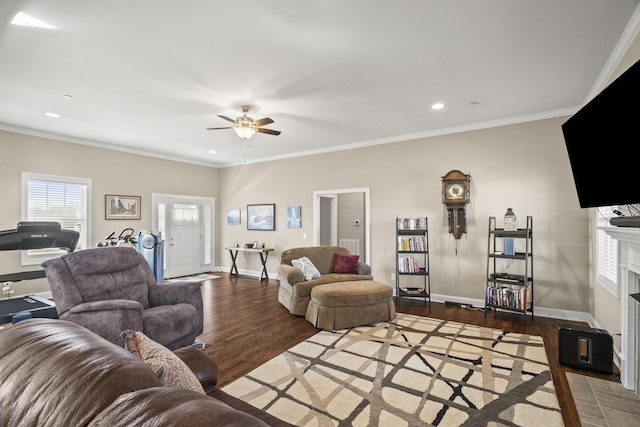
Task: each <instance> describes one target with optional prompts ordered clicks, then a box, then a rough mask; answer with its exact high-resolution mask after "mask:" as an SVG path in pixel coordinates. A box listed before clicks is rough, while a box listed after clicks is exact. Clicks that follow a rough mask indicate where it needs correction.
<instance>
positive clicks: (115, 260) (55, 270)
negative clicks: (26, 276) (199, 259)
mask: <svg viewBox="0 0 640 427" xmlns="http://www.w3.org/2000/svg"><path fill="white" fill-rule="evenodd" d="M42 266H43V267H44V271H45V273H46V275H47V279H48V280H49V284H50V285H51V292H52V293H53V300H54V302H55V303H56V310H57V311H58V316H59V317H60V319H63V320H69V321H71V322H74V323H77V324H80V325H82V326H84V327H85V328H87V329H89V330H91V331H93V332H94V333H96V334H97V335H100V336H101V337H103V338H105V339H106V340H108V341H110V342H112V343H114V344H117V345H119V346H123V345H124V338H123V337H122V336H120V334H121V332H122V331H123V330H125V329H130V330H133V331H141V332H143V333H144V334H145V335H147V336H148V337H149V338H151V339H152V340H154V341H156V342H158V343H160V344H162V345H164V346H165V347H167V348H169V349H171V350H175V349H178V348H180V347H185V346H188V345H191V344H193V342H194V340H195V338H196V337H197V336H198V335H200V334H202V329H203V312H202V291H201V290H200V286H201V284H200V283H189V282H177V283H165V284H160V285H158V284H156V279H155V277H154V275H153V272H152V271H151V267H150V266H149V264H148V263H147V261H146V260H145V258H144V256H143V255H142V254H139V253H138V252H136V250H135V249H133V248H131V247H108V248H95V249H86V250H83V251H78V252H73V253H70V254H66V255H63V256H62V257H60V258H56V259H52V260H49V261H45V262H44V263H43V264H42Z"/></svg>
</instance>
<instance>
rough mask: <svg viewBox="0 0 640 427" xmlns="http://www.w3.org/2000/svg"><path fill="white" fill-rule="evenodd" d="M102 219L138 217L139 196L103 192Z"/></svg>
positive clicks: (140, 199)
mask: <svg viewBox="0 0 640 427" xmlns="http://www.w3.org/2000/svg"><path fill="white" fill-rule="evenodd" d="M104 197H105V200H104V205H105V212H104V219H140V217H141V215H140V210H141V209H140V203H141V201H142V197H140V196H120V195H116V194H105V196H104Z"/></svg>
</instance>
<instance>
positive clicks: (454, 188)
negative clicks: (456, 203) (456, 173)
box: [447, 182, 464, 199]
mask: <svg viewBox="0 0 640 427" xmlns="http://www.w3.org/2000/svg"><path fill="white" fill-rule="evenodd" d="M447 198H449V199H462V198H464V187H463V186H462V184H458V183H457V182H454V183H453V184H449V185H448V186H447Z"/></svg>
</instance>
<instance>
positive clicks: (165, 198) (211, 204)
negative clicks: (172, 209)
mask: <svg viewBox="0 0 640 427" xmlns="http://www.w3.org/2000/svg"><path fill="white" fill-rule="evenodd" d="M171 199H180V200H192V201H194V202H199V203H200V204H201V205H202V206H203V210H204V208H205V207H208V208H209V210H210V221H209V223H208V224H204V220H205V215H201V219H202V222H201V224H200V225H201V230H202V234H203V239H202V241H203V242H206V241H207V238H206V236H204V231H205V230H206V229H208V230H209V232H210V236H209V238H208V240H209V245H208V248H203V252H206V249H208V251H209V252H208V253H209V256H207V259H208V260H209V262H205V259H204V258H203V260H202V272H206V271H212V270H213V269H214V265H215V259H216V257H215V223H216V217H215V215H216V214H215V212H216V210H215V203H216V201H215V198H213V197H197V196H184V195H180V194H164V193H152V194H151V229H152V231H153V232H154V233H157V232H158V231H163V235H162V239H163V240H164V241H165V245H166V244H167V242H168V241H169V239H170V238H171V236H170V235H169V234H168V233H169V227H168V224H167V223H166V217H165V224H163V225H162V226H161V225H160V224H159V222H160V218H159V213H158V205H159V204H161V203H165V204H166V206H167V207H168V205H169V201H170V200H171ZM166 249H167V248H166V246H165V255H166V254H167V250H166ZM167 261H168V260H165V263H164V265H165V269H166V267H167V265H168V262H167ZM165 277H167V278H169V277H168V276H165Z"/></svg>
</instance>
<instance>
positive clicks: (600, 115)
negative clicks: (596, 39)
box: [562, 61, 640, 208]
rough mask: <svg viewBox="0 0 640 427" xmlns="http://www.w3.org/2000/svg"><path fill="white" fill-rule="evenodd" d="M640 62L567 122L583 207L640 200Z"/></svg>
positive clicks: (567, 139)
mask: <svg viewBox="0 0 640 427" xmlns="http://www.w3.org/2000/svg"><path fill="white" fill-rule="evenodd" d="M638 102H640V61H638V62H636V63H635V64H634V65H633V66H631V67H630V68H629V69H628V70H627V71H625V72H624V73H623V74H622V75H620V77H618V78H617V79H616V80H614V81H613V82H612V83H611V84H610V85H609V86H607V87H606V88H605V89H604V90H603V91H602V92H600V93H599V94H598V95H597V96H596V97H595V98H593V99H592V100H591V101H590V102H589V103H587V104H586V105H585V106H584V107H582V108H581V109H580V110H579V111H578V112H577V113H576V114H574V115H573V116H572V117H571V118H570V119H569V120H567V121H566V122H565V123H564V124H563V125H562V132H563V134H564V140H565V143H566V146H567V151H568V154H569V161H570V162H571V169H572V172H573V179H574V181H575V185H576V190H577V191H578V200H579V201H580V207H582V208H590V207H598V206H612V205H629V204H635V203H639V202H640V186H638V180H639V172H640V155H638V154H637V153H636V151H635V149H637V148H638V147H640V105H639V104H638Z"/></svg>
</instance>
